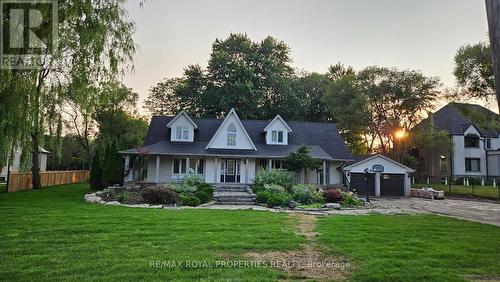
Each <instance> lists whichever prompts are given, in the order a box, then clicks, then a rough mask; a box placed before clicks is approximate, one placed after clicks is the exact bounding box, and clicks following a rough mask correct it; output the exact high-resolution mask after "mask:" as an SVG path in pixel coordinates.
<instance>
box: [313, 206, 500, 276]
mask: <svg viewBox="0 0 500 282" xmlns="http://www.w3.org/2000/svg"><path fill="white" fill-rule="evenodd" d="M317 231H318V232H320V237H319V241H320V243H321V244H324V245H325V246H328V247H329V248H330V249H331V250H332V251H333V252H334V253H340V254H343V255H347V256H349V257H351V258H352V259H353V260H354V261H355V263H356V264H357V267H358V269H357V270H356V272H354V273H353V274H352V276H351V280H353V281H464V280H465V278H464V275H494V276H496V277H498V276H499V275H500V228H499V227H495V226H491V225H485V224H479V223H474V222H468V221H461V220H456V219H451V218H445V217H439V216H432V215H419V216H377V215H373V216H357V217H352V216H335V217H323V218H321V219H320V220H318V225H317Z"/></svg>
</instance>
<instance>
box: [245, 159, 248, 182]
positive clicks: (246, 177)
mask: <svg viewBox="0 0 500 282" xmlns="http://www.w3.org/2000/svg"><path fill="white" fill-rule="evenodd" d="M248 163H249V162H248V159H245V184H248Z"/></svg>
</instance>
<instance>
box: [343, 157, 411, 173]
mask: <svg viewBox="0 0 500 282" xmlns="http://www.w3.org/2000/svg"><path fill="white" fill-rule="evenodd" d="M377 157H381V158H382V159H384V160H386V161H388V162H391V163H393V164H395V165H398V166H400V167H403V168H404V169H406V171H407V172H415V170H414V169H413V168H410V167H407V166H405V165H404V164H402V163H399V162H397V161H395V160H393V159H391V158H388V157H386V156H384V155H380V154H376V155H373V156H371V157H369V158H366V159H364V160H361V161H359V162H355V163H353V164H351V165H348V166H346V167H344V169H343V170H345V171H348V170H351V168H352V167H353V166H357V165H359V164H362V163H364V162H367V161H369V160H373V159H375V158H377Z"/></svg>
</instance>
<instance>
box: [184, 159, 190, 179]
mask: <svg viewBox="0 0 500 282" xmlns="http://www.w3.org/2000/svg"><path fill="white" fill-rule="evenodd" d="M190 165H191V164H190V163H189V157H186V174H188V175H189V174H191V172H190V171H189V169H190V167H189V166H190ZM183 178H184V177H183Z"/></svg>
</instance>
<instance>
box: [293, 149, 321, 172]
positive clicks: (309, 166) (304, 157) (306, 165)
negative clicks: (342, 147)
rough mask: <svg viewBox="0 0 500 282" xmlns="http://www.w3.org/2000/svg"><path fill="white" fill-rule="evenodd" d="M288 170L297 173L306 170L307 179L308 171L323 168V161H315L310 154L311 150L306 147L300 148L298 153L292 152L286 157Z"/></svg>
mask: <svg viewBox="0 0 500 282" xmlns="http://www.w3.org/2000/svg"><path fill="white" fill-rule="evenodd" d="M286 162H287V163H288V168H289V169H290V170H292V171H295V172H301V171H302V170H304V179H307V171H308V170H316V169H319V168H320V167H321V161H320V160H316V159H313V158H312V157H311V155H310V154H309V148H308V147H306V146H305V145H302V146H300V147H299V148H298V149H297V151H295V152H291V153H290V154H289V155H288V156H287V157H286Z"/></svg>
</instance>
